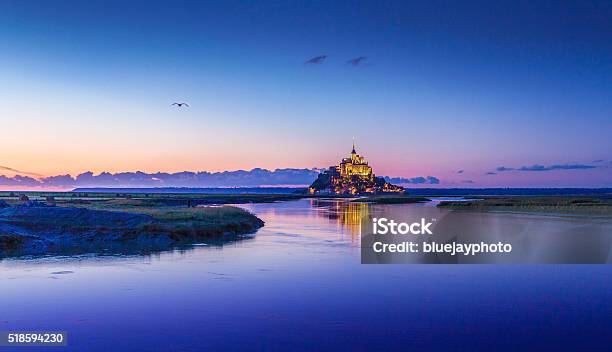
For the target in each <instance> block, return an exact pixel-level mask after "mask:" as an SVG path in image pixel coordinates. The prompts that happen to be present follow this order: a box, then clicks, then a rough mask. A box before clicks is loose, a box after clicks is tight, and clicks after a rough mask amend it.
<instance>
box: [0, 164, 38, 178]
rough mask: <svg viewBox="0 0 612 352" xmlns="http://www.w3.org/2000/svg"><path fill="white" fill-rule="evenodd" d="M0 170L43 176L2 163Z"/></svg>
mask: <svg viewBox="0 0 612 352" xmlns="http://www.w3.org/2000/svg"><path fill="white" fill-rule="evenodd" d="M0 170H6V171H12V172H14V173H17V174H23V175H31V176H37V177H42V176H43V175H41V174H37V173H35V172H28V171H21V170H17V169H13V168H12V167H8V166H2V165H0Z"/></svg>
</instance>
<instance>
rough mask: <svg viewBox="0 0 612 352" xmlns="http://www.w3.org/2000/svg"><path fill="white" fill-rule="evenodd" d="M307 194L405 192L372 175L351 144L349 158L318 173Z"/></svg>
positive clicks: (368, 166)
mask: <svg viewBox="0 0 612 352" xmlns="http://www.w3.org/2000/svg"><path fill="white" fill-rule="evenodd" d="M308 193H309V194H311V195H362V194H383V193H387V194H389V193H391V194H392V193H395V194H404V193H405V190H404V188H403V187H401V186H396V185H393V184H391V183H389V182H387V181H386V180H385V179H384V178H383V177H377V176H376V175H374V172H373V171H372V167H371V166H370V165H368V162H367V161H366V160H365V158H364V157H362V156H361V155H359V154H357V152H356V151H355V143H353V150H352V151H351V154H350V156H349V157H348V158H344V159H342V161H340V163H339V164H338V165H335V166H330V167H329V168H328V169H327V170H325V171H324V172H322V173H320V174H319V176H318V177H317V179H316V180H315V181H314V182H313V183H312V185H310V187H308Z"/></svg>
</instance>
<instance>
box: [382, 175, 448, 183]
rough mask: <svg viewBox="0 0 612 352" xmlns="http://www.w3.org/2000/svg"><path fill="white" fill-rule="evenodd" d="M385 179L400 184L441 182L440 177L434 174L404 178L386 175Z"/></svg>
mask: <svg viewBox="0 0 612 352" xmlns="http://www.w3.org/2000/svg"><path fill="white" fill-rule="evenodd" d="M385 180H386V181H387V182H391V183H399V184H413V185H418V184H430V185H437V184H439V183H440V179H439V178H437V177H433V176H427V177H422V176H421V177H413V178H403V177H388V176H386V177H385Z"/></svg>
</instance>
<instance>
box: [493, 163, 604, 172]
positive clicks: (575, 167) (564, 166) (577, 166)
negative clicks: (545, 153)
mask: <svg viewBox="0 0 612 352" xmlns="http://www.w3.org/2000/svg"><path fill="white" fill-rule="evenodd" d="M596 167H597V166H594V165H586V164H557V165H550V166H544V165H538V164H536V165H531V166H523V167H520V168H512V167H505V166H500V167H498V168H497V169H495V170H496V171H497V172H505V171H552V170H587V169H595V168H596Z"/></svg>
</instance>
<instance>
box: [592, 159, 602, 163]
mask: <svg viewBox="0 0 612 352" xmlns="http://www.w3.org/2000/svg"><path fill="white" fill-rule="evenodd" d="M604 161H605V160H603V159H597V160H593V161H591V162H592V163H603V162H604Z"/></svg>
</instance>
